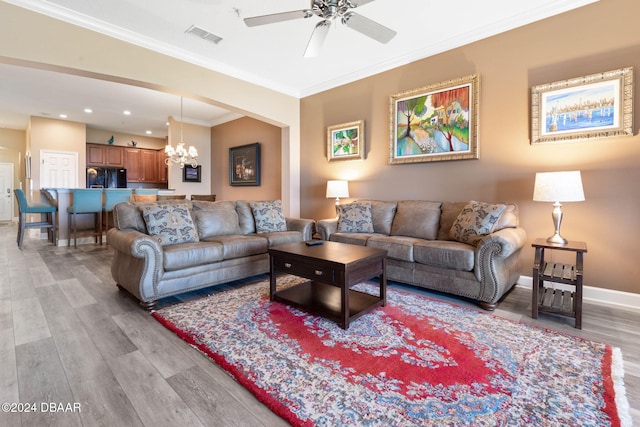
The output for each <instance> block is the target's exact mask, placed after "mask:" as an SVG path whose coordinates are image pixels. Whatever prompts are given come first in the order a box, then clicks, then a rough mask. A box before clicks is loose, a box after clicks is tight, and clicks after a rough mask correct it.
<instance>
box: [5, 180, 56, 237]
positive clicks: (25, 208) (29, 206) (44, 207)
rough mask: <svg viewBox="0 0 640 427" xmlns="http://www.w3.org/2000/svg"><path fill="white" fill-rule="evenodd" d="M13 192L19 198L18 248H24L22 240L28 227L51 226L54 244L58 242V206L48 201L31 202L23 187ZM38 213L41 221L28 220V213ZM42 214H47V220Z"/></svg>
mask: <svg viewBox="0 0 640 427" xmlns="http://www.w3.org/2000/svg"><path fill="white" fill-rule="evenodd" d="M13 192H14V193H15V195H16V199H17V200H18V211H19V213H20V216H19V217H18V237H17V239H16V242H17V243H18V248H19V249H22V240H23V238H24V230H25V229H26V228H50V229H51V236H52V240H53V244H55V243H56V211H57V210H58V208H57V207H56V206H53V205H50V204H46V203H29V202H28V201H27V197H26V196H25V194H24V191H22V190H21V189H19V188H18V189H15V190H13ZM30 214H36V215H38V214H39V215H40V218H39V221H32V222H28V221H27V215H30ZM42 215H45V218H46V220H44V221H43V217H42Z"/></svg>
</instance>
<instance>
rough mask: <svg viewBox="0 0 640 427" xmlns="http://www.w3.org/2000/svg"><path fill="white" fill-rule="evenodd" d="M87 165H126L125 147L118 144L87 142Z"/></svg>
mask: <svg viewBox="0 0 640 427" xmlns="http://www.w3.org/2000/svg"><path fill="white" fill-rule="evenodd" d="M87 166H106V167H114V168H121V167H123V166H124V147H120V146H117V145H104V144H87Z"/></svg>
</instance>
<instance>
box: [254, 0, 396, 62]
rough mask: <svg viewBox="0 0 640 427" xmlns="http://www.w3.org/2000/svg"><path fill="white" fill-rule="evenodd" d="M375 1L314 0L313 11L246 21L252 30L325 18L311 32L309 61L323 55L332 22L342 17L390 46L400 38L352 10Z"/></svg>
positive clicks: (351, 24)
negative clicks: (323, 46)
mask: <svg viewBox="0 0 640 427" xmlns="http://www.w3.org/2000/svg"><path fill="white" fill-rule="evenodd" d="M372 1H374V0H353V1H352V0H311V9H303V10H294V11H289V12H281V13H273V14H270V15H261V16H253V17H250V18H245V19H244V23H245V24H246V25H247V26H248V27H255V26H258V25H265V24H273V23H276V22H282V21H288V20H291V19H298V18H309V17H311V16H317V17H319V18H321V19H322V21H320V22H319V23H318V24H316V27H315V28H314V30H313V33H311V38H310V39H309V42H308V43H307V48H306V49H305V51H304V57H305V58H309V57H313V56H317V55H319V53H320V49H321V48H322V44H323V43H324V40H325V38H326V37H327V33H328V31H329V28H330V27H331V21H334V20H336V19H338V18H340V20H341V22H342V23H343V24H344V25H346V26H347V27H349V28H351V29H353V30H355V31H358V32H359V33H362V34H364V35H365V36H367V37H370V38H372V39H374V40H376V41H378V42H380V43H388V42H389V41H391V39H393V38H394V37H395V36H396V32H395V31H393V30H392V29H390V28H387V27H385V26H384V25H382V24H379V23H377V22H375V21H373V20H371V19H369V18H365V17H364V16H361V15H359V14H357V13H354V12H352V11H351V10H352V9H355V8H357V7H359V6H362V5H364V4H367V3H371V2H372Z"/></svg>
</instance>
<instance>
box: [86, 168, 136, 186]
mask: <svg viewBox="0 0 640 427" xmlns="http://www.w3.org/2000/svg"><path fill="white" fill-rule="evenodd" d="M87 188H127V170H126V169H123V168H100V167H89V168H87Z"/></svg>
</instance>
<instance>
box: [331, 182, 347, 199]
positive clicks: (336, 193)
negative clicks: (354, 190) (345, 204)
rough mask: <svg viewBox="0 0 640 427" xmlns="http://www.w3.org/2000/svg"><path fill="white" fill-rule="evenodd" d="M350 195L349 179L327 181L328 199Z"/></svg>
mask: <svg viewBox="0 0 640 427" xmlns="http://www.w3.org/2000/svg"><path fill="white" fill-rule="evenodd" d="M336 197H337V198H340V197H342V198H345V197H349V181H341V180H329V181H327V199H333V198H336Z"/></svg>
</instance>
